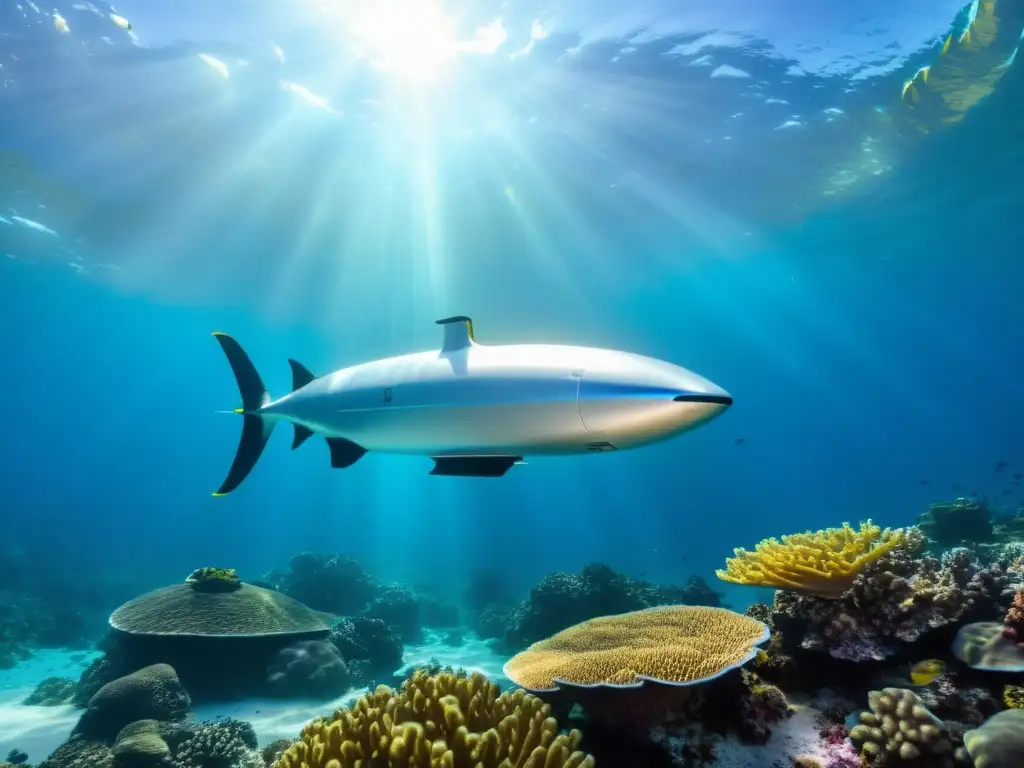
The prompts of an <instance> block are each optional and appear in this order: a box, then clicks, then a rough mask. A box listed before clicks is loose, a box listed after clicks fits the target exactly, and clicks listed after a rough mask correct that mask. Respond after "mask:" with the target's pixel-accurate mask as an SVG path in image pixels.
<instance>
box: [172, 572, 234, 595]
mask: <svg viewBox="0 0 1024 768" xmlns="http://www.w3.org/2000/svg"><path fill="white" fill-rule="evenodd" d="M185 583H186V584H188V585H189V586H190V587H192V589H198V590H200V591H201V592H234V591H235V590H236V589H240V588H241V586H242V580H241V579H240V578H238V571H236V570H235V569H234V568H196V569H195V570H194V571H192V573H190V574H189V575H188V578H187V579H185Z"/></svg>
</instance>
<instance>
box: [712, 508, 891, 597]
mask: <svg viewBox="0 0 1024 768" xmlns="http://www.w3.org/2000/svg"><path fill="white" fill-rule="evenodd" d="M905 540H906V538H905V534H904V532H903V530H902V529H899V528H897V529H896V530H891V529H889V528H886V529H885V530H882V529H881V528H879V527H878V526H877V525H873V524H872V523H871V521H870V520H868V521H867V522H864V523H861V526H860V529H859V530H855V529H853V528H852V527H851V526H850V524H849V523H843V527H842V528H826V529H825V530H823V531H816V532H815V533H811V532H810V531H807V532H806V533H794V534H790V535H788V536H783V537H782V541H781V542H780V541H779V540H778V539H774V538H771V539H765V540H764V541H762V542H761V543H760V544H758V545H757V547H756V549H755V551H753V552H748V551H747V550H745V549H736V550H735V551H734V554H735V557H730V558H729V559H728V560H726V569H725V570H724V571H722V570H718V571H715V575H717V576H718V578H720V579H722V581H729V582H732V583H733V584H746V585H750V586H757V587H775V588H776V589H788V590H791V591H793V592H801V593H803V594H805V595H812V596H814V597H823V598H829V599H834V598H837V597H839V596H840V595H841V594H842V593H843V592H845V591H846V590H848V589H849V588H850V587H851V586H853V581H854V579H856V578H857V576H858V575H859V574H860V573H862V572H863V571H864V569H865V568H867V567H868V566H869V565H871V564H872V563H874V562H876V561H877V560H878V559H879V558H880V557H882V556H883V555H885V554H887V553H889V552H891V551H892V550H893V549H895V548H896V547H898V546H900V545H901V544H903V543H904V541H905Z"/></svg>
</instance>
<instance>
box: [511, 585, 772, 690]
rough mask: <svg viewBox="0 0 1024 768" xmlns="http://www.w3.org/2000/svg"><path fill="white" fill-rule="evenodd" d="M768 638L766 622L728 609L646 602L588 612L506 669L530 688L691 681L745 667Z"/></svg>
mask: <svg viewBox="0 0 1024 768" xmlns="http://www.w3.org/2000/svg"><path fill="white" fill-rule="evenodd" d="M768 637H769V631H768V627H767V626H765V625H764V624H762V623H761V622H759V621H757V620H756V619H752V618H750V617H748V616H744V615H743V614H740V613H735V612H733V611H729V610H726V609H725V608H709V607H704V606H685V605H682V606H662V607H658V608H647V609H644V610H640V611H632V612H629V613H624V614H619V615H616V616H604V617H601V618H597V619H590V620H588V621H584V622H581V623H580V624H577V625H575V626H572V627H569V628H568V629H565V630H563V631H562V632H559V633H557V634H555V635H553V636H552V637H550V638H548V639H546V640H542V641H539V642H537V643H534V644H533V645H531V646H530V647H529V648H527V649H526V650H525V651H522V652H521V653H519V654H517V655H516V656H514V657H513V658H512V659H510V660H509V661H508V663H506V664H505V674H506V675H507V676H508V677H509V679H511V680H512V681H513V682H515V683H516V684H517V685H521V686H523V687H524V688H526V689H528V690H533V691H547V690H552V689H555V688H558V687H561V686H585V687H586V686H593V685H595V684H601V685H607V686H610V687H635V686H637V685H640V684H641V683H642V682H643V681H645V680H652V681H658V682H663V683H670V684H674V685H688V684H692V683H697V682H702V681H705V680H711V679H714V678H716V677H719V676H721V675H722V674H724V673H725V672H727V671H729V670H731V669H736V668H737V667H740V666H742V665H743V664H745V663H747V662H748V661H750V660H751V659H752V658H754V655H755V653H756V649H757V646H758V645H760V644H761V643H763V642H765V641H767V640H768Z"/></svg>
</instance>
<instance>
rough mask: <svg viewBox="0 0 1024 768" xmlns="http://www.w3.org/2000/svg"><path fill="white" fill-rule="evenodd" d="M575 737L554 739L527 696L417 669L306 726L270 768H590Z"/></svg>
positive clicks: (543, 714)
mask: <svg viewBox="0 0 1024 768" xmlns="http://www.w3.org/2000/svg"><path fill="white" fill-rule="evenodd" d="M580 738H581V735H580V733H579V731H571V732H570V733H568V734H563V735H559V733H558V723H557V722H556V721H555V719H554V718H553V717H551V708H550V706H548V705H547V704H544V703H543V702H542V701H541V700H540V699H538V698H536V697H535V696H531V695H530V694H528V693H526V691H523V690H517V691H516V692H515V693H504V694H500V695H499V691H498V686H496V685H495V684H494V683H492V682H490V681H488V680H487V678H485V677H484V676H483V675H481V674H474V675H472V676H471V677H466V676H465V675H459V674H449V673H442V674H439V675H428V674H427V673H426V672H424V671H423V670H418V671H417V672H415V673H414V674H413V676H412V677H411V678H410V679H409V680H407V681H406V682H405V685H404V686H403V687H402V691H401V693H398V694H395V693H394V691H392V690H391V689H390V688H387V687H386V686H380V687H378V688H377V690H376V691H375V692H374V693H371V694H368V695H367V696H364V697H363V698H361V699H360V700H359V701H358V702H356V703H355V704H354V705H353V706H352V708H351V709H345V710H339V711H337V712H335V713H334V715H333V716H331V717H330V718H319V719H317V720H314V721H313V722H311V723H309V724H308V725H307V726H306V727H305V728H303V730H302V735H301V738H300V739H299V741H297V742H295V744H293V745H292V746H291V747H289V748H288V749H287V750H286V751H285V752H284V753H283V754H282V755H281V756H280V757H279V758H278V760H277V762H275V763H274V768H357V767H358V768H399V766H401V768H407V767H408V768H511V766H517V767H518V768H593V766H594V759H593V758H592V757H591V756H589V755H585V754H583V753H582V752H580V751H578V750H577V746H578V745H579V742H580Z"/></svg>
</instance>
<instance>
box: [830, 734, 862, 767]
mask: <svg viewBox="0 0 1024 768" xmlns="http://www.w3.org/2000/svg"><path fill="white" fill-rule="evenodd" d="M861 765H862V763H861V758H860V755H859V754H858V753H857V750H856V749H855V748H854V746H853V744H851V743H850V742H849V741H848V740H844V741H840V742H839V743H838V744H832V745H830V746H829V748H828V757H827V758H826V762H825V768H861Z"/></svg>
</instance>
